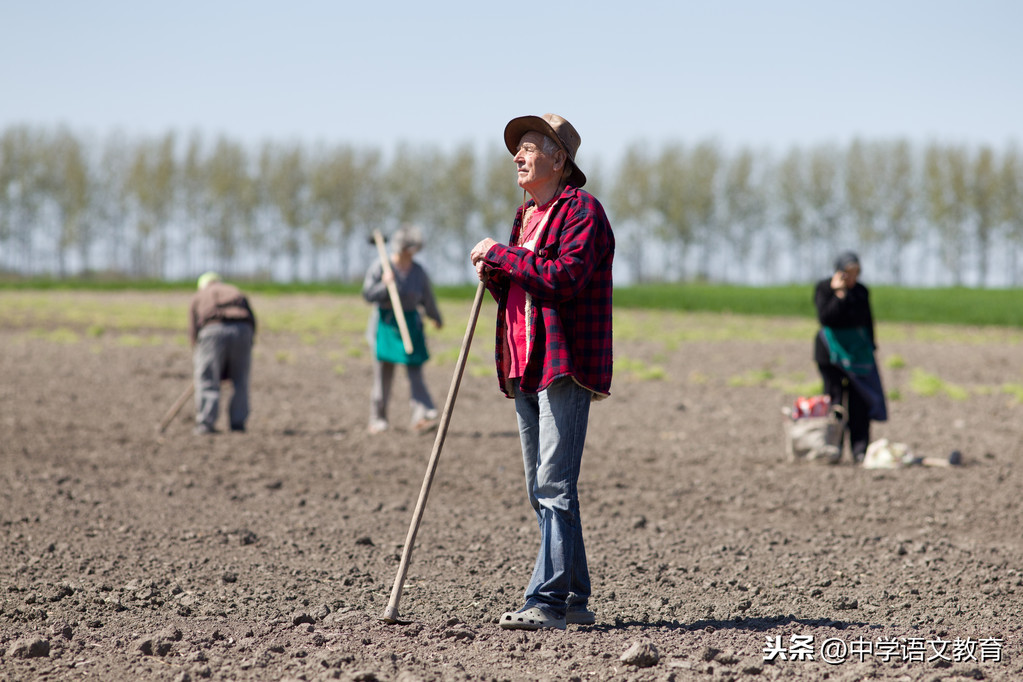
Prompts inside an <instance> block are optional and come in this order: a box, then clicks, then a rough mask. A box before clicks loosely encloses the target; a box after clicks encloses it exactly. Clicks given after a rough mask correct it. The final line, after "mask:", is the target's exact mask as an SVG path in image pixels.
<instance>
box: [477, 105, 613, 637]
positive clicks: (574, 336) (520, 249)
mask: <svg viewBox="0 0 1023 682" xmlns="http://www.w3.org/2000/svg"><path fill="white" fill-rule="evenodd" d="M504 141H505V145H506V146H507V148H508V151H510V152H511V153H512V154H513V155H514V161H515V165H516V166H517V168H518V184H519V187H521V188H522V189H523V190H524V193H523V205H522V206H521V207H520V208H519V210H518V212H517V213H516V216H515V221H514V223H513V224H512V231H511V239H510V240H509V242H508V244H500V243H498V242H496V241H494V240H493V239H490V238H487V239H484V240H482V241H481V242H479V243H478V244H477V245H476V246H475V247H473V249H472V251H471V254H470V258H471V260H472V263H473V265H475V266H476V271H477V274H478V275H479V277H480V280H481V281H485V282H486V286H487V288H488V289H489V290H490V292H491V294H492V295H493V296H494V298H495V299H496V300H497V303H498V309H497V334H496V337H497V352H496V359H497V376H498V380H499V382H500V387H501V390H502V391H503V392H504V393H505V395H506V396H507V397H509V398H514V400H515V413H516V416H517V419H518V427H519V439H520V441H521V445H522V457H523V464H524V467H525V474H526V491H527V494H528V497H529V503H530V504H531V505H532V507H533V509H534V511H535V512H536V517H537V521H538V522H539V526H540V550H539V552H538V554H537V558H536V564H535V567H534V568H533V574H532V578H531V579H530V581H529V585H528V586H527V588H526V593H525V605H524V606H523V607H522V608H521V609H520V610H518V611H513V612H509V613H505V614H504V615H503V616H502V617H501V620H500V622H499V624H500V626H501V627H502V628H506V629H521V630H537V629H540V628H557V629H564V628H565V626H566V624H581V625H588V624H592V623H594V622H595V621H596V614H594V612H593V611H591V610H590V609H589V607H588V600H589V598H590V577H589V572H588V569H587V565H586V550H585V548H584V546H583V534H582V524H581V521H580V517H579V496H578V491H577V483H578V480H579V471H580V466H581V461H582V453H583V445H584V442H585V439H586V430H587V422H588V417H589V409H590V402H591V400H595V399H596V400H599V399H601V398H606V397H607V396H608V394H609V391H610V388H611V264H612V261H613V259H614V247H615V242H614V235H613V233H612V231H611V224H610V223H609V221H608V219H607V216H606V215H605V214H604V209H603V207H602V206H601V205H600V203H599V202H598V201H597V200H596V199H595V198H594V197H593V196H592V195H591V194H589V193H587V192H585V191H583V190H582V189H581V187H582V186H583V185H584V184H585V182H586V176H585V175H584V174H583V172H582V170H580V169H579V167H578V166H577V165H576V162H575V156H576V152H577V151H578V149H579V142H580V139H579V134H578V133H577V132H576V130H575V128H573V127H572V125H571V124H570V123H569V122H568V121H566V120H565V119H563V118H562V117H560V116H557V115H555V114H544V115H543V116H542V117H541V116H522V117H519V118H515V119H512V120H511V121H510V122H509V123H508V125H507V126H506V127H505V130H504ZM526 193H528V194H529V196H530V197H531V199H530V200H529V201H528V202H527V201H526V200H525V194H526Z"/></svg>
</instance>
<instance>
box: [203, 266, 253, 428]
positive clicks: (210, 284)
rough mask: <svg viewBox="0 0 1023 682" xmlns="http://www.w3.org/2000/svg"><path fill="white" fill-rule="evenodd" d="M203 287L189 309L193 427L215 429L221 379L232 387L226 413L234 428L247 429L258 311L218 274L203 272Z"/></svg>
mask: <svg viewBox="0 0 1023 682" xmlns="http://www.w3.org/2000/svg"><path fill="white" fill-rule="evenodd" d="M198 284H199V291H198V292H196V294H195V295H194V296H193V297H192V302H191V304H190V306H189V314H188V338H189V339H190V340H191V343H192V349H193V357H192V364H193V371H194V377H195V433H196V434H197V435H203V434H210V433H216V432H217V429H216V423H217V416H218V415H219V413H220V382H221V381H223V380H224V379H230V380H231V384H232V385H233V387H234V393H233V394H232V395H231V404H230V407H229V409H228V418H229V421H230V426H231V430H232V431H244V430H245V420H246V419H248V416H249V369H250V368H251V365H252V339H253V336H254V335H255V332H256V316H255V315H253V313H252V308H251V307H250V306H249V301H248V299H247V298H246V297H245V295H244V294H242V292H241V291H239V290H238V287H235V286H232V285H230V284H225V283H224V282H222V281H221V279H220V275H218V274H217V273H215V272H207V273H204V274H203V275H202V276H200V277H199V283H198Z"/></svg>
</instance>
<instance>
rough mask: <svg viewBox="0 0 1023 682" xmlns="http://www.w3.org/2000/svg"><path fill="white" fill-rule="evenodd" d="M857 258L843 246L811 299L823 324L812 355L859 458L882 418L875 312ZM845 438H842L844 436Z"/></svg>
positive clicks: (884, 408) (883, 406)
mask: <svg viewBox="0 0 1023 682" xmlns="http://www.w3.org/2000/svg"><path fill="white" fill-rule="evenodd" d="M859 275H860V260H859V258H858V257H857V255H856V254H855V253H853V252H852V251H846V252H845V253H843V254H841V255H840V256H839V257H838V258H837V259H836V261H835V272H834V274H833V275H832V276H831V277H830V278H829V279H822V280H821V281H819V282H817V288H816V291H815V292H814V303H815V304H816V306H817V319H818V320H819V321H820V323H821V329H820V331H819V332H818V333H817V337H816V339H815V342H814V359H815V360H816V361H817V367H818V368H819V369H820V373H821V378H822V379H823V380H824V392H825V393H827V394H828V395H829V396H831V403H832V404H833V405H838V404H842V402H843V398H844V399H845V400H846V401H847V403H848V404H847V406H846V407H847V415H848V433H849V449H850V450H851V451H852V456H853V460H854V461H855V462H857V463H859V462H861V461H863V456H864V455H865V454H866V452H867V445H869V444H870V422H871V421H886V420H887V419H888V410H887V406H886V404H885V398H884V389H883V387H882V386H881V375H880V373H879V372H878V370H877V362H876V360H875V358H874V351H875V350H876V349H877V344H876V343H875V341H874V316H873V313H872V312H871V310H870V292H869V291H868V290H867V287H865V286H863V284H861V283H860V282H859V281H858V280H859ZM843 438H844V437H843Z"/></svg>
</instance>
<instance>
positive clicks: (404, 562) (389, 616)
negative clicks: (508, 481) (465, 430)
mask: <svg viewBox="0 0 1023 682" xmlns="http://www.w3.org/2000/svg"><path fill="white" fill-rule="evenodd" d="M485 289H486V287H485V286H484V284H483V282H480V285H479V286H478V287H477V288H476V298H475V299H474V300H473V302H472V311H471V312H470V314H469V324H468V325H466V328H465V337H464V338H463V339H462V348H461V350H459V351H458V361H457V362H456V363H455V373H454V375H453V376H452V377H451V387H450V388H449V389H448V397H447V400H445V402H444V411H443V412H442V413H441V415H440V423H439V424H438V425H437V438H436V439H435V440H434V442H433V452H431V453H430V463H429V464H428V465H427V467H426V476H425V477H424V478H423V487H422V488H421V489H420V491H419V500H418V501H417V502H416V510H415V512H413V514H412V524H411V525H410V526H409V529H408V535H407V536H406V537H405V545H404V547H402V550H401V562H400V563H399V564H398V574H397V575H396V576H395V577H394V587H393V588H392V589H391V598H390V601H388V602H387V608H385V609H384V615H383V618H382V620H383V621H384V622H385V623H391V624H393V623H400V622H402V621H401V619H400V618H399V616H398V601H399V600H400V599H401V591H402V588H403V587H404V586H405V576H406V574H407V573H408V565H409V560H410V559H411V557H412V547H413V545H415V543H416V533H418V532H419V523H420V522H421V521H422V520H423V511H424V509H425V508H426V498H427V497H428V496H429V494H430V485H431V484H432V483H433V475H434V472H435V471H437V462H438V460H439V459H440V451H441V448H442V447H444V438H445V437H446V436H447V433H448V423H449V422H450V421H451V412H452V410H453V409H454V407H455V397H456V396H457V395H458V386H459V384H461V382H462V373H463V372H464V371H465V362H466V359H467V357H468V355H469V346H470V345H471V344H472V335H473V331H474V330H475V329H476V320H477V319H478V318H479V316H480V306H481V305H482V303H483V292H484V290H485Z"/></svg>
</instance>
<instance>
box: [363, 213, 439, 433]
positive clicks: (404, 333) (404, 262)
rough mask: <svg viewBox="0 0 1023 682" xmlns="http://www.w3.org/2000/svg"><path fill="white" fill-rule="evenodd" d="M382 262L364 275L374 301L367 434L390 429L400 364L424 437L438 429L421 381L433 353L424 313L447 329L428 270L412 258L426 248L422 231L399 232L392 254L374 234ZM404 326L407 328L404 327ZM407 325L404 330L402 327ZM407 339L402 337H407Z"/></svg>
mask: <svg viewBox="0 0 1023 682" xmlns="http://www.w3.org/2000/svg"><path fill="white" fill-rule="evenodd" d="M375 238H376V240H377V244H378V249H379V251H380V256H381V257H380V259H379V260H378V261H377V262H375V263H373V265H371V266H370V267H369V270H367V272H366V278H365V280H364V281H363V284H362V297H363V298H364V299H366V301H367V302H369V303H373V304H374V307H373V313H372V314H371V315H370V320H369V327H368V329H367V332H366V338H367V340H368V341H369V344H370V347H371V348H372V349H373V387H372V389H371V391H370V418H369V432H370V433H373V434H377V433H381V432H382V431H385V430H386V429H387V428H388V421H387V405H388V402H389V401H390V396H391V385H392V384H393V383H394V371H395V367H396V366H397V365H405V367H406V370H407V373H408V380H409V393H410V405H411V411H412V415H411V425H412V428H413V430H415V431H417V432H419V433H426V432H428V431H431V430H433V429H435V428H436V427H437V423H438V420H437V408H436V407H434V404H433V399H432V398H431V397H430V392H429V390H428V389H427V387H426V381H425V380H424V378H423V363H425V362H426V361H427V360H428V359H429V357H430V354H429V352H428V351H427V348H426V337H425V335H424V333H423V321H422V317H421V316H420V314H419V310H420V309H422V311H423V313H424V314H425V315H426V317H428V318H430V319H431V320H433V323H434V325H435V326H436V327H437V329H440V328H441V327H442V326H443V324H444V323H443V320H442V318H441V314H440V308H438V307H437V300H436V299H435V298H434V296H433V287H432V286H431V285H430V277H429V276H428V275H427V274H426V270H425V269H423V266H422V265H420V264H419V263H418V262H417V261H416V260H414V259H413V256H414V255H415V254H416V253H417V252H418V251H419V250H420V249H421V248H422V246H423V236H422V232H421V231H420V229H419V228H418V227H416V226H414V225H406V226H403V227H401V228H400V229H398V231H397V232H395V234H394V235H393V237H392V239H391V242H392V246H391V249H392V251H391V255H390V256H388V255H387V252H386V250H385V248H384V246H383V241H382V237H380V235H379V233H377V234H376V235H375ZM402 322H404V324H402ZM403 327H404V328H403ZM403 337H404V338H403Z"/></svg>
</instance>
